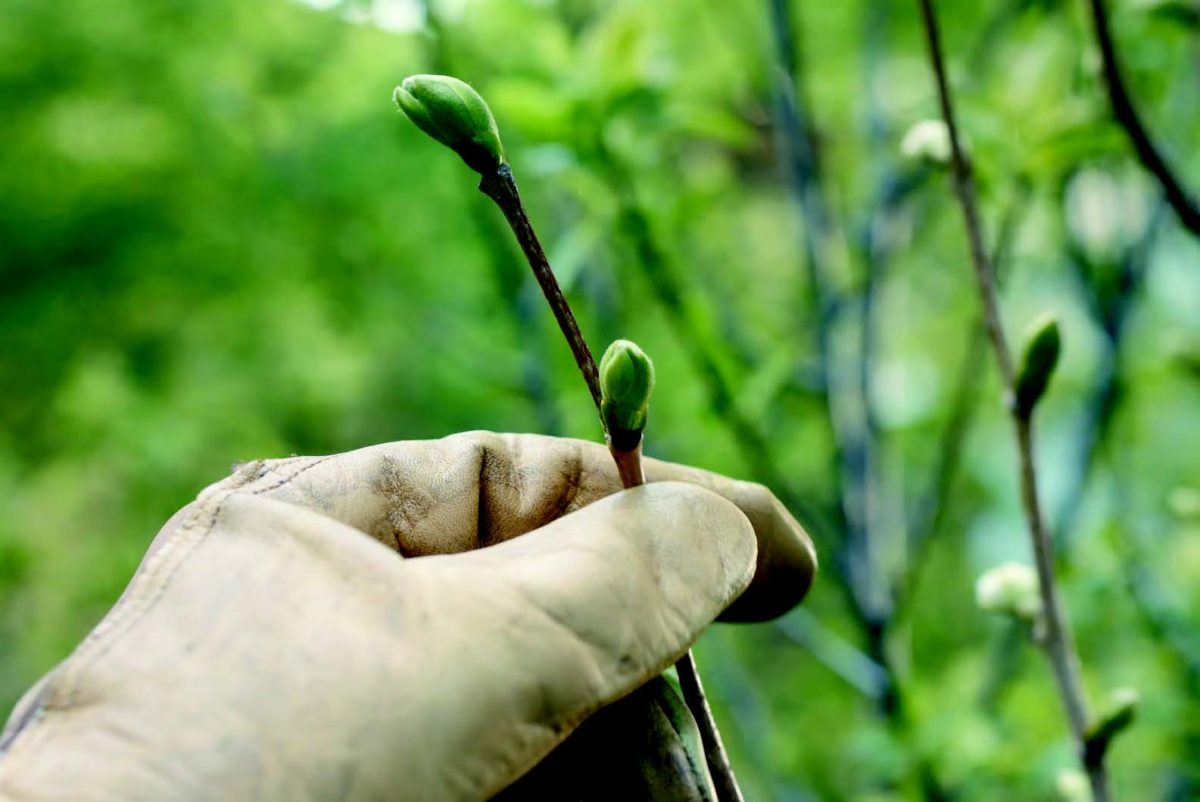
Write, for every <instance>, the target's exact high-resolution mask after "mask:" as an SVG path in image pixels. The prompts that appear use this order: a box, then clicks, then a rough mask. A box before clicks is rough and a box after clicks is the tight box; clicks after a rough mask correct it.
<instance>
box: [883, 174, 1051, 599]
mask: <svg viewBox="0 0 1200 802" xmlns="http://www.w3.org/2000/svg"><path fill="white" fill-rule="evenodd" d="M1028 189H1029V186H1028V184H1026V183H1024V182H1022V183H1021V184H1020V187H1019V191H1018V194H1017V197H1016V198H1015V199H1014V200H1013V201H1012V202H1011V205H1010V206H1009V208H1008V211H1007V212H1006V213H1005V215H1004V218H1003V221H1002V222H1001V224H1000V232H999V234H998V235H997V236H996V243H995V245H994V246H993V249H992V264H993V265H995V267H996V279H997V281H1003V279H1004V272H1005V268H1006V266H1007V265H1008V261H1009V260H1008V256H1009V253H1010V249H1011V246H1012V240H1013V237H1015V236H1016V230H1017V226H1018V224H1019V222H1020V220H1019V218H1020V216H1021V213H1022V212H1024V211H1025V208H1026V206H1027V204H1026V201H1027V200H1028ZM967 337H968V338H969V339H968V340H967V347H966V350H965V351H964V352H963V357H962V362H961V363H960V365H959V369H958V377H957V379H956V380H955V383H954V401H953V402H952V404H951V406H950V416H949V418H948V419H947V421H946V425H945V426H944V427H943V428H942V432H941V436H940V437H939V438H938V446H937V459H936V461H935V462H934V468H933V471H932V473H931V475H930V478H929V483H928V485H927V486H926V488H925V492H924V494H923V495H922V496H921V498H920V500H919V501H918V502H917V505H916V507H915V509H914V512H913V515H912V518H911V519H910V522H909V526H908V532H909V541H908V548H909V553H910V555H911V556H910V557H909V570H908V575H907V576H906V577H905V578H904V582H902V583H899V582H898V583H897V588H896V615H897V616H902V615H904V612H905V610H906V609H907V608H908V605H909V603H911V601H912V599H913V597H914V596H915V595H916V589H917V585H918V583H919V581H920V577H921V571H922V569H923V568H924V567H925V564H926V562H927V561H928V559H929V555H930V554H931V553H932V551H931V548H930V547H931V545H932V543H933V540H934V539H935V538H936V536H937V534H938V532H940V531H941V528H942V523H943V521H944V520H945V517H946V511H947V510H948V509H949V507H950V494H951V490H952V489H953V486H954V480H955V477H957V475H958V468H959V462H960V460H961V458H962V451H963V440H964V439H965V438H966V437H967V434H968V433H969V432H970V430H971V426H972V425H973V424H974V422H975V411H976V409H977V408H978V404H979V386H980V376H979V363H980V360H982V359H983V358H984V351H985V349H986V348H987V337H986V335H985V333H984V328H983V326H982V321H973V325H972V327H971V330H970V332H969V333H968V334H967Z"/></svg>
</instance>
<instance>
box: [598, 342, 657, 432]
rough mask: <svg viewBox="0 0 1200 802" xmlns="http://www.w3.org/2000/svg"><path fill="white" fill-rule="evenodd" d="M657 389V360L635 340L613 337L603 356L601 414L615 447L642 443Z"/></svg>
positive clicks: (601, 364)
mask: <svg viewBox="0 0 1200 802" xmlns="http://www.w3.org/2000/svg"><path fill="white" fill-rule="evenodd" d="M653 392H654V363H653V362H651V361H650V357H648V356H646V354H645V352H644V351H642V349H641V348H638V346H637V344H636V343H633V342H630V341H629V340H614V341H613V343H612V345H610V346H608V350H606V351H605V352H604V356H603V357H601V358H600V398H601V401H600V417H601V418H603V419H604V426H605V428H606V429H607V430H608V436H609V438H610V439H611V442H612V446H613V448H615V449H617V450H620V451H631V450H633V449H634V448H636V447H637V444H638V443H639V442H641V439H642V430H643V429H645V428H646V418H647V417H648V416H649V414H650V394H651V393H653Z"/></svg>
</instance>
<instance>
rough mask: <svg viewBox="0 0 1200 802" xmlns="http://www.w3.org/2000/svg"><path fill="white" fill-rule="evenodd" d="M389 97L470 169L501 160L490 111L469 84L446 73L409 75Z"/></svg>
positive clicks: (481, 168) (490, 167)
mask: <svg viewBox="0 0 1200 802" xmlns="http://www.w3.org/2000/svg"><path fill="white" fill-rule="evenodd" d="M392 98H393V99H394V100H395V101H396V105H397V106H399V107H400V110H401V111H403V112H404V113H405V114H406V115H408V119H410V120H412V121H413V122H414V123H415V124H416V126H417V127H418V128H420V129H421V130H422V131H424V132H425V133H427V134H429V135H430V136H431V137H433V138H434V139H436V140H437V141H438V142H441V143H442V144H443V145H445V146H446V147H448V148H450V149H451V150H453V151H454V152H455V153H457V154H458V155H459V156H460V157H462V160H463V161H465V162H466V163H467V166H468V167H470V168H471V169H472V170H475V171H476V172H478V173H488V172H492V171H494V170H495V169H496V168H498V167H499V166H500V165H501V164H503V163H504V146H503V145H502V144H501V143H500V132H499V130H498V129H497V128H496V120H495V118H494V117H492V110H491V109H489V108H488V105H487V103H485V102H484V100H483V98H482V97H480V95H479V93H478V92H476V91H475V90H474V89H472V88H471V87H470V85H468V84H466V83H464V82H462V81H460V80H458V79H457V78H451V77H450V76H449V75H410V76H409V77H407V78H405V79H404V81H403V82H402V83H401V84H400V85H399V86H398V87H396V91H395V92H394V93H393V95H392Z"/></svg>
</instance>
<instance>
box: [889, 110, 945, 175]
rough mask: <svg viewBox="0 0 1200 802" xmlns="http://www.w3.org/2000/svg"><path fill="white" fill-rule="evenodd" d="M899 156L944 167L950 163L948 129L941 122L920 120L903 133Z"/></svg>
mask: <svg viewBox="0 0 1200 802" xmlns="http://www.w3.org/2000/svg"><path fill="white" fill-rule="evenodd" d="M900 154H901V155H902V156H904V157H905V158H907V159H914V160H919V161H924V162H929V163H930V164H936V165H938V166H939V167H944V166H945V165H947V164H949V163H950V129H949V128H947V127H946V123H945V122H944V121H943V120H920V121H918V122H915V123H913V124H912V125H911V126H910V127H909V129H908V130H907V131H905V132H904V138H903V139H901V140H900Z"/></svg>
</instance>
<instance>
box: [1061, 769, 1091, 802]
mask: <svg viewBox="0 0 1200 802" xmlns="http://www.w3.org/2000/svg"><path fill="white" fill-rule="evenodd" d="M1054 787H1055V790H1057V791H1058V797H1059V799H1061V800H1062V802H1092V789H1091V787H1090V786H1089V785H1088V778H1087V775H1085V774H1084V773H1083V772H1082V771H1080V770H1079V769H1059V770H1058V777H1057V778H1056V779H1055V781H1054Z"/></svg>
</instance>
